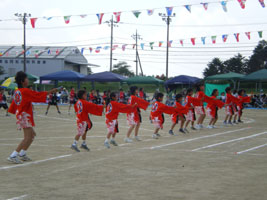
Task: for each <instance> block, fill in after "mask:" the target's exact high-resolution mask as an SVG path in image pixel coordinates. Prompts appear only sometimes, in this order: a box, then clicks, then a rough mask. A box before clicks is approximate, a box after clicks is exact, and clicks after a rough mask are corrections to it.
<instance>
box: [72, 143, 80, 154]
mask: <svg viewBox="0 0 267 200" xmlns="http://www.w3.org/2000/svg"><path fill="white" fill-rule="evenodd" d="M70 148H71V149H73V150H74V151H77V152H80V150H79V149H78V147H77V145H74V144H72V145H71V147H70Z"/></svg>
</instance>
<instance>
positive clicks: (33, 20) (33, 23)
mask: <svg viewBox="0 0 267 200" xmlns="http://www.w3.org/2000/svg"><path fill="white" fill-rule="evenodd" d="M37 19H38V18H31V19H30V20H31V25H32V28H35V23H36V21H37Z"/></svg>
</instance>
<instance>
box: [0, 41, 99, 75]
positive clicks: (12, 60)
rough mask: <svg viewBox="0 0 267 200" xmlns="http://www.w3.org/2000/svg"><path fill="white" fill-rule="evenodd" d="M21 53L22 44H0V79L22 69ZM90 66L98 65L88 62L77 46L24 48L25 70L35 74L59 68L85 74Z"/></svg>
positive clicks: (42, 73) (46, 72) (50, 71)
mask: <svg viewBox="0 0 267 200" xmlns="http://www.w3.org/2000/svg"><path fill="white" fill-rule="evenodd" d="M23 53H24V51H23V49H22V46H0V66H2V67H3V68H4V70H5V74H4V75H1V76H0V80H3V79H5V78H7V77H10V76H15V74H16V73H17V72H18V71H21V70H23V63H24V60H23ZM90 66H98V65H94V64H90V63H88V62H87V59H86V58H85V57H84V55H83V54H82V53H81V51H80V50H79V49H78V48H77V47H73V46H68V47H64V46H28V47H27V49H26V69H27V70H26V72H27V73H30V74H33V75H36V76H42V75H45V74H49V73H53V72H57V71H61V70H73V71H76V72H79V73H81V74H84V75H87V73H88V67H90Z"/></svg>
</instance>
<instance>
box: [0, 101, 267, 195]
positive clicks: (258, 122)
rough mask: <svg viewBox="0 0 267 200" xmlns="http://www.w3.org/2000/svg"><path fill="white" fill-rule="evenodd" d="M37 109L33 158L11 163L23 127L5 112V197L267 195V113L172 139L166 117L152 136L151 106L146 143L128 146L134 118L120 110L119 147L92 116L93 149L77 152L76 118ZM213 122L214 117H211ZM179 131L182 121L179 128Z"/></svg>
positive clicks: (1, 163)
mask: <svg viewBox="0 0 267 200" xmlns="http://www.w3.org/2000/svg"><path fill="white" fill-rule="evenodd" d="M45 108H46V106H35V111H36V114H35V122H36V128H35V130H36V133H37V137H36V139H35V141H34V143H33V145H32V146H31V148H30V149H29V151H28V155H29V156H30V157H31V158H32V159H33V161H32V162H26V163H24V164H21V165H14V164H10V163H8V162H7V160H6V158H7V157H8V156H9V155H10V153H11V152H12V151H13V150H14V149H15V148H16V146H17V144H18V142H19V141H20V140H21V138H22V132H21V131H17V130H16V125H15V117H14V116H10V117H5V116H4V111H3V110H1V111H0V136H1V137H0V180H1V181H0V199H1V200H6V199H25V200H28V199H32V200H39V199H45V200H47V199H52V200H54V199H62V200H66V199H86V200H87V199H92V200H98V199H99V200H100V199H109V200H113V199H114V200H120V199H123V200H124V199H127V200H143V199H144V200H150V199H151V200H157V199H159V200H168V199H175V200H181V199H189V200H192V199H197V200H199V199H201V200H202V199H204V200H208V199H212V200H214V199H221V200H238V199H240V200H244V199H248V200H264V199H266V198H267V123H266V119H267V111H266V110H245V111H244V118H243V120H244V122H245V123H244V124H240V125H235V126H231V127H230V126H229V127H222V126H221V124H222V118H223V117H224V110H223V111H220V115H219V122H218V124H217V126H218V128H217V129H212V130H208V129H204V130H201V131H190V133H189V134H186V135H181V134H179V135H178V136H169V134H168V130H169V128H170V125H171V121H170V117H169V116H167V115H165V116H166V122H165V124H164V130H162V131H161V132H160V133H161V135H162V137H161V138H160V139H158V140H155V139H152V137H151V135H152V133H153V129H154V127H153V125H152V124H150V121H149V120H148V115H149V111H147V112H142V116H143V124H142V126H141V129H140V136H141V138H142V140H143V141H142V142H134V143H131V144H125V143H124V141H123V139H124V137H125V134H126V131H127V128H128V126H127V124H126V116H125V115H124V114H121V115H120V118H119V129H120V133H119V134H118V135H117V140H116V141H117V142H118V143H119V144H120V145H119V147H113V146H112V147H111V149H106V148H105V147H104V145H103V143H104V139H105V135H106V126H105V123H104V117H91V118H92V121H93V123H94V126H93V129H92V130H91V131H90V132H89V137H88V140H87V141H88V146H89V148H90V149H91V151H90V152H85V151H81V152H80V153H76V152H74V151H73V150H71V149H70V145H71V144H72V143H73V138H74V135H75V134H76V123H75V115H74V113H72V114H71V115H70V116H69V115H68V114H67V106H60V109H61V111H62V114H61V115H59V114H57V112H56V109H55V107H51V109H50V112H49V114H48V116H45V115H44V113H45ZM205 122H206V124H207V122H208V120H207V119H206V120H205ZM175 130H176V133H177V132H178V126H177V127H176V129H175Z"/></svg>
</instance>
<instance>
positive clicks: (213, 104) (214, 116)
mask: <svg viewBox="0 0 267 200" xmlns="http://www.w3.org/2000/svg"><path fill="white" fill-rule="evenodd" d="M218 95H219V91H218V90H217V89H214V90H213V91H212V94H211V98H212V99H214V100H211V101H210V102H209V103H208V105H207V113H208V116H210V118H211V119H210V123H209V125H208V126H207V128H210V129H212V128H216V127H215V123H216V122H217V120H218V109H220V108H222V107H223V106H224V103H223V102H222V101H220V100H218V99H216V98H217V96H218Z"/></svg>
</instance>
